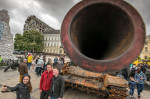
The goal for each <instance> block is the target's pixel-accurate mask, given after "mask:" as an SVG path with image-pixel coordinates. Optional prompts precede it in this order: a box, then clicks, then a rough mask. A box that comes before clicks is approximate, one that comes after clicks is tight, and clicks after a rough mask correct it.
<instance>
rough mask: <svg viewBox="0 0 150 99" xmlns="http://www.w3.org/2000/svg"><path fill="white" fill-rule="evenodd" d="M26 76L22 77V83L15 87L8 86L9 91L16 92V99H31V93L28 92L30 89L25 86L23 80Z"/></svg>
mask: <svg viewBox="0 0 150 99" xmlns="http://www.w3.org/2000/svg"><path fill="white" fill-rule="evenodd" d="M25 76H26V75H24V76H23V77H22V80H21V83H19V84H17V85H16V86H15V87H9V86H7V88H8V90H10V91H11V92H13V91H16V96H17V97H16V99H30V92H29V91H28V87H27V86H26V85H25V84H23V79H24V77H25Z"/></svg>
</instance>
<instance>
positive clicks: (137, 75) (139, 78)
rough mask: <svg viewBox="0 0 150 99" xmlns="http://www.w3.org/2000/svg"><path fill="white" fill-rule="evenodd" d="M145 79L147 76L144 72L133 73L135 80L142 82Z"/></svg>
mask: <svg viewBox="0 0 150 99" xmlns="http://www.w3.org/2000/svg"><path fill="white" fill-rule="evenodd" d="M141 78H143V79H142V80H141ZM146 79H147V77H146V76H145V74H144V73H143V72H140V73H136V74H135V81H138V83H139V84H143V83H144V81H146Z"/></svg>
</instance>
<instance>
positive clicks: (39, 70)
mask: <svg viewBox="0 0 150 99" xmlns="http://www.w3.org/2000/svg"><path fill="white" fill-rule="evenodd" d="M36 69H37V70H36V74H37V76H39V75H40V76H41V71H42V67H36Z"/></svg>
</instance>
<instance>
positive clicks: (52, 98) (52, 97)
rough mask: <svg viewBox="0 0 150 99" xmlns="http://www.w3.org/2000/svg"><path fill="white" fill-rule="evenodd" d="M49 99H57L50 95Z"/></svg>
mask: <svg viewBox="0 0 150 99" xmlns="http://www.w3.org/2000/svg"><path fill="white" fill-rule="evenodd" d="M50 99H58V98H55V97H54V95H53V94H51V95H50Z"/></svg>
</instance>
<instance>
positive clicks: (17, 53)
mask: <svg viewBox="0 0 150 99" xmlns="http://www.w3.org/2000/svg"><path fill="white" fill-rule="evenodd" d="M13 54H16V55H20V54H21V53H20V52H19V51H14V52H13Z"/></svg>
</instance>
